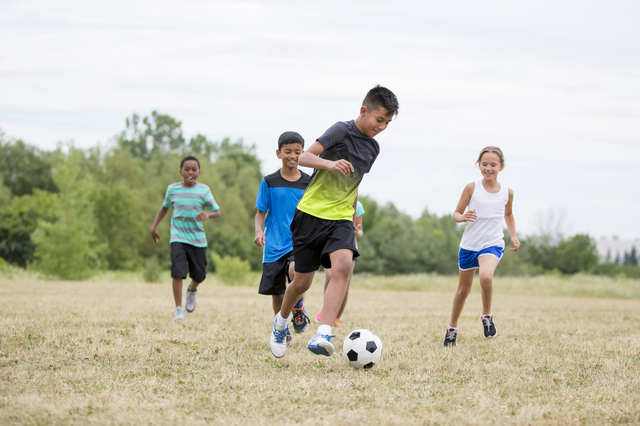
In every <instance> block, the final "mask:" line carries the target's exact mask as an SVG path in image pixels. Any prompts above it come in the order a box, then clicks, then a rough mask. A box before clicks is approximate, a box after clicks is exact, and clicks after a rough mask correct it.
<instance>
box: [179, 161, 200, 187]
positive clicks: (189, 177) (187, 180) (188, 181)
mask: <svg viewBox="0 0 640 426" xmlns="http://www.w3.org/2000/svg"><path fill="white" fill-rule="evenodd" d="M180 176H182V184H183V185H184V186H194V185H195V184H196V179H198V176H200V167H198V162H197V161H195V160H187V161H185V162H184V164H183V165H182V168H181V169H180Z"/></svg>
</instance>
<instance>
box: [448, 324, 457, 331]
mask: <svg viewBox="0 0 640 426" xmlns="http://www.w3.org/2000/svg"><path fill="white" fill-rule="evenodd" d="M447 327H448V328H450V329H451V330H456V331H458V327H451V326H450V325H447Z"/></svg>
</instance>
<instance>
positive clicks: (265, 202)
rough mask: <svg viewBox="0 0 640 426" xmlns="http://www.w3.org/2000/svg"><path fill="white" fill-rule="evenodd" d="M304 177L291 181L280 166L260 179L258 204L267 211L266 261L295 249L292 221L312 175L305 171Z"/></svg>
mask: <svg viewBox="0 0 640 426" xmlns="http://www.w3.org/2000/svg"><path fill="white" fill-rule="evenodd" d="M300 173H301V174H302V175H301V176H300V179H298V180H297V181H295V182H289V181H288V180H286V179H285V178H283V177H282V175H281V174H280V170H278V171H277V172H275V173H272V174H270V175H268V176H265V177H264V179H262V182H261V183H260V188H259V189H258V196H257V197H256V208H257V209H258V210H260V211H263V212H265V213H267V217H266V218H265V221H264V235H265V246H264V252H263V258H262V261H263V263H272V262H275V261H276V260H278V259H280V258H281V257H282V256H284V255H285V254H287V253H289V252H290V251H291V250H293V243H292V240H291V229H290V228H289V226H290V225H291V221H292V220H293V214H294V213H295V211H296V205H297V204H298V201H300V198H302V194H304V190H305V189H306V187H307V185H308V184H309V181H310V180H311V176H309V175H308V174H306V173H305V172H303V171H300Z"/></svg>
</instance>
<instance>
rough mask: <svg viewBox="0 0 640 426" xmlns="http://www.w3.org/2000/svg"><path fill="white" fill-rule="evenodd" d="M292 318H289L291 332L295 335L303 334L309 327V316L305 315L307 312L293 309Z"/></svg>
mask: <svg viewBox="0 0 640 426" xmlns="http://www.w3.org/2000/svg"><path fill="white" fill-rule="evenodd" d="M292 313H293V318H291V322H292V323H293V331H295V332H296V333H298V334H300V333H304V332H305V331H307V327H309V315H307V310H306V309H305V308H304V306H303V307H302V308H293V311H292Z"/></svg>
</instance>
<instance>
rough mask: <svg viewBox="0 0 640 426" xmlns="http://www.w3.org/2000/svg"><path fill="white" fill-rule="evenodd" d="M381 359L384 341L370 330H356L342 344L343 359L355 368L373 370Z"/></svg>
mask: <svg viewBox="0 0 640 426" xmlns="http://www.w3.org/2000/svg"><path fill="white" fill-rule="evenodd" d="M381 357H382V340H380V338H379V337H378V336H376V335H375V334H374V333H373V332H371V331H369V330H354V331H352V332H351V333H349V335H348V336H347V338H346V339H344V342H343V343H342V358H344V361H345V362H346V363H347V364H349V365H350V366H351V367H353V368H364V369H368V368H371V367H373V366H374V365H375V364H376V363H377V362H378V361H380V358H381Z"/></svg>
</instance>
